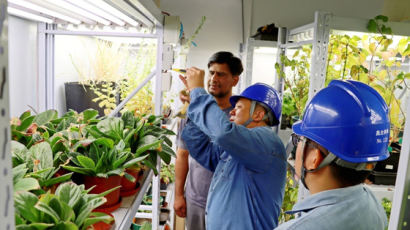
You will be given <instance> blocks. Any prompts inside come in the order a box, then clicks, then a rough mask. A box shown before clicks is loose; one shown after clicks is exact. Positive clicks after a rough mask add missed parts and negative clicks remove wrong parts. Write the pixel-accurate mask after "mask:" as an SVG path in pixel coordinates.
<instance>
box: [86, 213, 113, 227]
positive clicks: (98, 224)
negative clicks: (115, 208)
mask: <svg viewBox="0 0 410 230" xmlns="http://www.w3.org/2000/svg"><path fill="white" fill-rule="evenodd" d="M107 214H108V215H110V216H111V217H112V218H114V216H113V215H111V214H110V213H107ZM114 223H115V220H112V221H111V223H109V224H107V223H105V222H103V221H100V222H97V223H95V224H93V225H92V228H88V229H94V230H110V229H111V227H112V226H113V225H114Z"/></svg>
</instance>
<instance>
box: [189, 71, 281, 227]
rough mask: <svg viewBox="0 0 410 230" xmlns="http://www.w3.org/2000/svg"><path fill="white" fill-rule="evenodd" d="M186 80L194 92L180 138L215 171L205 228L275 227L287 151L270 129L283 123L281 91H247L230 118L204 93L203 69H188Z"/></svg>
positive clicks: (255, 87)
mask: <svg viewBox="0 0 410 230" xmlns="http://www.w3.org/2000/svg"><path fill="white" fill-rule="evenodd" d="M182 80H183V81H184V83H185V84H186V85H187V88H188V89H190V91H191V93H190V98H191V104H190V106H189V108H188V117H189V121H188V122H187V125H186V127H185V129H184V131H183V133H182V138H183V139H184V140H185V143H186V144H187V146H188V150H189V153H190V155H191V156H192V157H193V158H195V159H196V160H197V161H198V162H199V163H200V164H201V165H203V166H204V167H205V168H207V169H209V170H211V171H213V172H214V175H213V178H212V182H211V186H210V189H209V193H208V202H207V205H206V228H207V229H208V230H216V229H217V230H224V229H272V228H274V227H275V226H276V225H277V221H278V215H279V212H280V207H281V205H282V199H283V193H284V185H285V175H286V161H285V148H284V146H283V144H282V142H281V141H280V139H279V137H278V136H277V135H276V134H275V133H274V132H273V130H272V129H271V128H270V127H269V126H273V125H277V124H278V123H279V118H280V114H281V102H280V99H279V96H278V94H277V92H276V91H275V90H274V89H273V88H272V87H270V86H268V85H265V84H255V85H252V86H250V87H248V88H247V89H245V90H244V92H243V93H242V94H241V95H239V96H233V97H231V98H230V102H231V104H232V106H234V109H233V110H232V111H231V113H230V115H231V116H230V119H228V118H226V116H224V114H223V112H222V111H221V110H220V109H219V107H218V105H217V104H216V102H215V100H214V99H213V97H212V96H211V95H209V94H207V93H206V91H205V90H204V88H203V87H204V71H203V70H200V69H197V68H195V67H193V68H189V69H188V70H187V74H186V78H182Z"/></svg>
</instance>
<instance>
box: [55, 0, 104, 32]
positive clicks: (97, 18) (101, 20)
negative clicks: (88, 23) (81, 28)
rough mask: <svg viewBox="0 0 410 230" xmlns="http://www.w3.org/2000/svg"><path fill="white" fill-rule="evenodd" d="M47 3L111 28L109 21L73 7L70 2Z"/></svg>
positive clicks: (56, 0)
mask: <svg viewBox="0 0 410 230" xmlns="http://www.w3.org/2000/svg"><path fill="white" fill-rule="evenodd" d="M47 2H49V3H51V4H54V5H57V6H60V7H62V8H64V9H67V10H70V11H72V12H74V13H77V14H79V15H81V16H83V17H86V18H89V19H92V20H94V21H97V22H99V23H101V24H103V25H106V26H109V25H110V24H111V23H110V22H109V21H108V20H105V19H104V18H101V17H99V16H97V15H95V14H92V13H90V12H88V11H86V10H83V9H81V8H79V7H77V6H75V5H72V4H70V3H68V2H66V1H63V0H47Z"/></svg>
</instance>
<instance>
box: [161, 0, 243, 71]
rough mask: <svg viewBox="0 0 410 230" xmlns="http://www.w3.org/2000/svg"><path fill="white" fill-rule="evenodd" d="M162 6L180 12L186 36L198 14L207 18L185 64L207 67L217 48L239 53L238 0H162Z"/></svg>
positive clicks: (172, 13)
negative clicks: (195, 45)
mask: <svg viewBox="0 0 410 230" xmlns="http://www.w3.org/2000/svg"><path fill="white" fill-rule="evenodd" d="M161 10H163V11H166V12H168V13H170V14H171V15H176V16H180V19H181V21H182V23H183V25H184V31H185V34H186V37H190V35H192V33H193V32H194V30H195V29H196V27H197V26H198V24H199V22H200V20H201V17H202V16H206V17H207V19H206V22H205V24H204V26H203V27H202V30H201V31H200V32H199V35H198V36H197V37H196V39H195V40H194V41H195V43H196V44H198V47H192V48H191V50H190V53H189V54H188V60H187V66H198V67H200V68H203V69H207V66H206V65H207V62H208V58H209V57H210V56H211V55H212V54H213V53H215V52H217V51H222V50H224V51H230V52H232V53H234V54H235V55H239V44H240V43H241V42H242V8H241V0H208V1H202V0H162V1H161Z"/></svg>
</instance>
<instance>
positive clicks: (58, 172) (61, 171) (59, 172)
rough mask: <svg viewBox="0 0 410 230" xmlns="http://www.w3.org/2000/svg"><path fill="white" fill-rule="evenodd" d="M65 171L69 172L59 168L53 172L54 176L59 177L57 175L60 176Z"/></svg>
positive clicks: (65, 172)
mask: <svg viewBox="0 0 410 230" xmlns="http://www.w3.org/2000/svg"><path fill="white" fill-rule="evenodd" d="M67 173H70V172H69V171H67V170H65V169H63V168H60V169H59V170H58V171H57V172H56V173H55V174H54V177H59V176H62V175H64V174H67Z"/></svg>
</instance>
